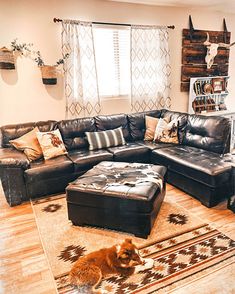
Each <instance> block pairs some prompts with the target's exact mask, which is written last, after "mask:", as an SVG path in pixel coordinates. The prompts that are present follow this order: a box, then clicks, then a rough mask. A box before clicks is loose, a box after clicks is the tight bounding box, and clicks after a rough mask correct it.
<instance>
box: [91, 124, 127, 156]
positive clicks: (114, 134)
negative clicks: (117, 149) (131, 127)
mask: <svg viewBox="0 0 235 294" xmlns="http://www.w3.org/2000/svg"><path fill="white" fill-rule="evenodd" d="M86 136H87V140H88V143H89V150H95V149H101V148H107V147H112V146H119V145H125V144H126V141H125V139H124V137H123V132H122V127H120V128H117V129H113V130H107V131H100V132H86Z"/></svg>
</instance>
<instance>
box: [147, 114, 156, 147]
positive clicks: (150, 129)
mask: <svg viewBox="0 0 235 294" xmlns="http://www.w3.org/2000/svg"><path fill="white" fill-rule="evenodd" d="M158 121H159V118H156V117H152V116H148V115H146V116H145V126H146V131H145V134H144V140H145V141H153V139H154V133H155V129H156V127H157V124H158Z"/></svg>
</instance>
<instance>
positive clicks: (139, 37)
mask: <svg viewBox="0 0 235 294" xmlns="http://www.w3.org/2000/svg"><path fill="white" fill-rule="evenodd" d="M169 55H170V54H169V48H168V29H167V27H155V26H131V106H132V111H136V112H139V111H146V110H151V109H159V108H163V107H164V108H170V107H171V98H170V88H171V84H170V73H171V67H170V60H169V57H170V56H169Z"/></svg>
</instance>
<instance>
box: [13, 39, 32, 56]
mask: <svg viewBox="0 0 235 294" xmlns="http://www.w3.org/2000/svg"><path fill="white" fill-rule="evenodd" d="M32 46H33V44H32V43H28V44H26V43H17V39H15V40H13V41H12V42H11V48H12V51H13V52H18V53H20V54H22V55H24V56H27V55H29V54H30V53H31V52H32V50H31V47H32Z"/></svg>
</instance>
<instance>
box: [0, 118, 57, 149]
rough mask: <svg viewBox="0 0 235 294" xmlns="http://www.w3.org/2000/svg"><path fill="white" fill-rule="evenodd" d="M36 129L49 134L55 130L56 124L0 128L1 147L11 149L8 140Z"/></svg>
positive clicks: (15, 125)
mask: <svg viewBox="0 0 235 294" xmlns="http://www.w3.org/2000/svg"><path fill="white" fill-rule="evenodd" d="M35 127H38V129H39V131H40V132H49V131H52V130H55V129H56V128H57V122H56V121H54V120H48V121H39V122H29V123H23V124H11V125H5V126H2V127H1V146H2V147H11V144H10V143H9V141H10V140H14V139H17V138H19V137H21V136H23V135H25V134H26V133H28V132H30V131H32V130H33V129H34V128H35Z"/></svg>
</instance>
